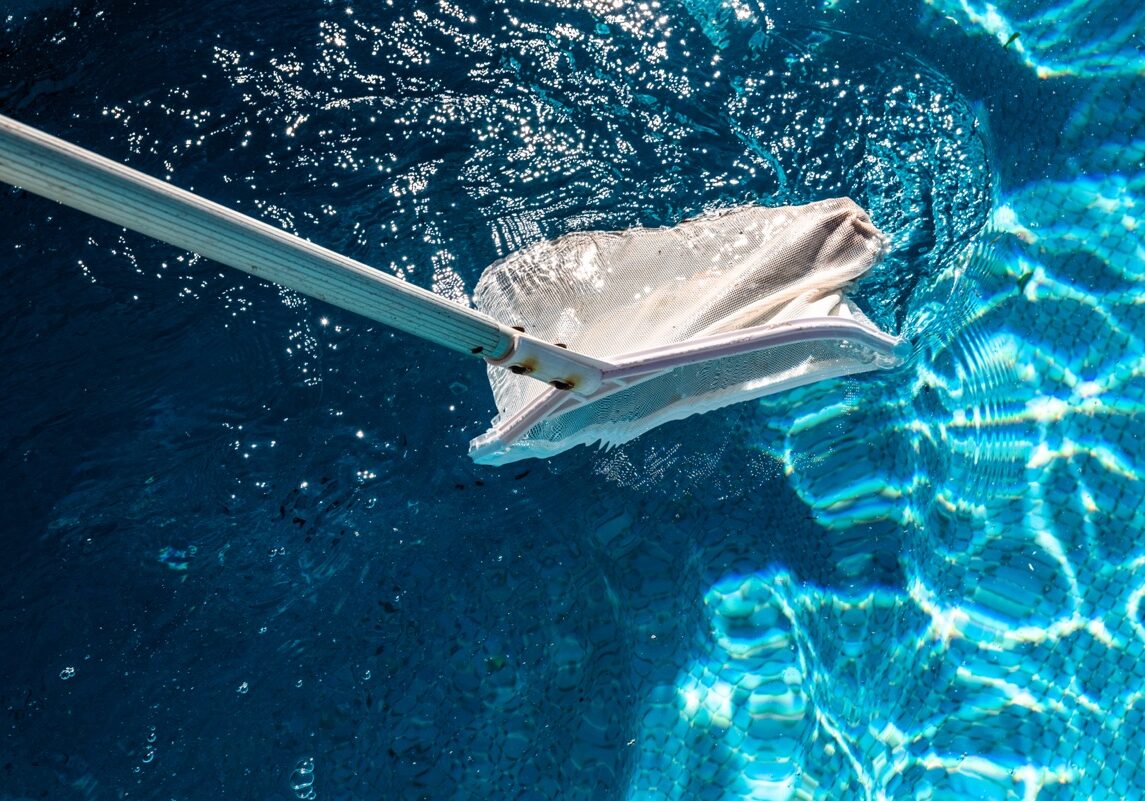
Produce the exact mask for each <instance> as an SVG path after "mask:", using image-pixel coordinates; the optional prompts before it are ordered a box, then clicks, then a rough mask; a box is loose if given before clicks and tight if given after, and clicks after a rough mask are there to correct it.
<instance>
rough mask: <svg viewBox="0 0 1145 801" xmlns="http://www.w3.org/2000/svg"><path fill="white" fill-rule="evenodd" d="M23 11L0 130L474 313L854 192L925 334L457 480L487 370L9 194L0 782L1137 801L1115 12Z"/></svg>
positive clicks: (1141, 626)
mask: <svg viewBox="0 0 1145 801" xmlns="http://www.w3.org/2000/svg"><path fill="white" fill-rule="evenodd" d="M149 5H160V6H162V8H160V9H155V8H150V7H147V6H149ZM140 6H144V7H140ZM5 13H7V14H8V16H7V17H6V19H5V18H2V17H0V21H2V22H3V30H4V38H3V43H2V44H0V112H2V113H5V114H8V115H11V116H14V117H16V118H18V119H20V120H22V121H24V122H27V123H30V124H34V125H38V126H41V127H43V128H44V129H46V130H48V131H49V132H51V133H54V134H57V135H61V136H65V137H67V138H70V139H72V140H74V141H76V142H78V143H80V144H83V145H85V146H88V147H91V148H93V149H96V150H98V151H99V152H101V153H103V154H105V155H108V156H110V157H112V158H115V159H118V160H122V161H125V162H127V163H129V164H131V165H132V166H134V167H137V168H139V169H142V170H144V171H146V172H149V173H151V174H154V175H157V176H161V177H164V178H168V179H170V180H171V181H172V182H173V183H176V184H178V185H180V186H183V187H186V188H189V189H193V190H194V191H196V192H200V193H202V194H204V195H206V196H207V197H210V198H212V199H214V200H218V201H221V202H224V203H227V204H229V205H233V206H235V207H236V208H239V209H241V210H243V211H245V212H247V213H249V214H253V215H255V216H257V217H260V218H262V219H264V220H267V221H270V222H272V223H274V224H277V225H280V226H282V227H284V228H286V229H287V230H290V231H292V232H294V233H297V234H300V235H302V236H304V237H307V238H309V239H311V240H313V241H315V242H318V243H320V244H323V245H325V246H328V247H331V248H334V249H336V250H339V251H341V252H344V253H346V254H347V255H350V256H353V257H355V258H358V259H361V260H363V261H366V262H368V263H370V264H373V265H375V266H377V267H378V268H380V269H383V270H386V271H388V272H390V273H391V274H394V275H398V276H401V277H403V278H405V279H407V280H409V281H411V282H414V283H417V284H419V285H421V286H424V287H427V288H432V289H433V290H434V291H437V292H439V293H441V294H443V295H446V296H448V297H451V298H454V299H458V300H464V299H465V298H466V297H467V294H468V293H469V292H471V291H472V289H473V286H474V284H475V283H476V280H477V277H478V276H479V275H480V273H481V271H482V269H483V268H484V267H485V266H486V265H488V264H489V263H491V262H493V261H494V260H496V259H497V258H499V257H501V256H503V255H505V254H507V253H509V252H511V251H513V250H515V249H518V248H520V247H522V246H525V245H528V244H530V243H533V242H536V241H538V240H540V239H544V238H550V237H554V236H557V235H560V234H563V233H567V232H569V231H576V230H588V229H617V228H624V227H628V226H632V225H637V224H640V225H667V224H672V223H675V222H678V221H679V220H681V219H684V218H686V217H689V216H693V215H695V214H697V213H700V212H702V211H705V210H711V209H718V208H723V207H727V206H731V205H735V204H740V203H745V202H758V203H764V204H769V205H776V204H782V203H799V202H806V201H811V200H816V199H821V198H824V197H830V196H835V195H848V196H850V197H853V198H854V199H855V200H857V201H858V202H859V203H860V204H862V205H863V206H864V207H866V208H868V209H869V210H870V213H871V216H872V218H873V219H874V221H875V222H876V224H878V225H879V227H880V228H882V229H883V230H884V231H885V232H887V234H888V235H889V237H890V241H891V249H890V252H889V253H888V255H887V257H886V259H885V260H884V261H883V262H882V263H881V264H880V265H879V266H878V267H877V268H876V270H875V271H874V272H873V273H872V275H871V276H869V277H868V278H867V279H865V280H864V282H863V284H861V285H860V286H859V287H858V288H857V290H856V292H855V297H856V299H857V300H858V302H859V303H860V304H861V305H863V307H864V308H865V309H867V310H868V312H869V313H870V314H871V316H872V317H873V318H874V319H875V320H877V321H878V322H879V323H880V324H881V325H882V326H884V327H885V328H887V329H889V330H892V331H894V332H895V333H898V334H900V335H902V336H903V337H904V338H906V339H907V340H908V341H910V342H911V343H912V345H913V348H914V353H913V356H912V357H911V359H910V360H909V361H908V363H907V364H905V365H904V366H903V367H902V368H899V369H897V370H895V371H893V372H889V373H880V374H875V375H869V376H864V377H862V378H859V379H849V380H841V381H833V382H828V383H824V384H820V385H816V386H812V387H809V388H806V389H804V390H800V391H798V392H796V393H788V394H785V395H780V396H775V397H772V398H768V399H765V400H764V401H761V402H758V403H753V404H745V405H742V406H739V407H735V408H731V409H728V410H725V411H723V412H718V413H713V414H709V415H706V416H704V417H699V418H693V419H689V420H686V421H682V422H679V423H675V424H671V425H668V426H665V427H663V428H661V429H659V430H657V431H654V432H652V433H650V434H648V435H646V436H645V437H642V438H640V439H639V440H637V441H635V442H632V443H630V444H629V445H627V446H624V447H622V448H618V449H614V450H611V451H608V452H595V451H592V450H589V449H584V448H581V449H578V450H576V451H572V452H570V453H567V454H565V455H562V456H560V457H558V458H555V459H552V460H550V461H547V462H527V463H521V464H520V465H515V466H510V467H508V468H499V469H493V468H481V467H477V466H474V465H473V464H471V463H470V461H469V460H468V458H467V457H466V443H467V441H468V440H469V439H470V438H471V437H473V436H475V435H476V434H479V433H481V431H483V430H484V428H485V425H486V424H487V422H488V420H489V418H490V417H491V416H492V414H493V412H494V410H493V406H492V399H491V396H490V394H489V391H488V388H487V385H486V383H485V379H484V376H483V371H482V370H481V368H480V366H479V365H475V364H474V363H471V362H470V361H469V360H467V359H463V358H462V357H459V356H454V355H452V354H450V353H448V352H445V351H441V350H437V349H434V348H433V347H432V346H429V345H425V344H422V343H420V342H419V341H417V340H415V339H412V338H410V337H406V336H403V335H398V334H394V333H391V332H389V331H387V330H385V329H383V328H382V327H380V326H376V325H373V324H370V323H367V322H365V321H363V320H361V319H359V318H356V317H353V316H351V315H348V314H346V313H344V312H341V311H339V310H337V309H333V308H330V307H326V306H323V305H322V304H319V303H316V302H312V301H308V300H306V299H304V298H301V297H298V296H296V295H294V294H292V293H289V292H286V291H283V290H280V289H277V288H275V287H272V286H268V285H265V284H262V283H260V282H258V281H256V280H254V279H251V278H247V277H245V276H243V275H241V274H239V273H235V272H232V271H229V270H225V269H223V268H219V267H217V266H216V265H213V264H211V263H208V262H205V261H203V260H201V259H199V258H197V257H194V256H191V255H189V254H185V253H180V252H178V251H175V250H172V249H171V248H168V247H165V246H161V245H158V244H154V243H152V242H150V241H148V240H146V239H143V238H141V237H139V236H136V235H133V234H128V233H125V232H123V231H121V230H119V229H116V228H114V227H111V226H108V225H106V224H103V223H100V222H97V221H93V220H88V219H85V218H83V217H81V216H80V215H78V214H76V213H73V212H70V211H67V210H63V209H60V208H58V207H56V206H53V205H52V204H50V203H47V202H45V201H41V200H38V199H36V198H32V197H30V196H27V195H26V194H24V193H21V192H19V191H17V190H14V189H5V190H3V197H2V198H0V205H2V210H3V214H4V216H5V225H4V226H3V228H2V230H0V276H2V280H3V288H4V291H3V292H0V304H3V314H0V353H2V360H3V361H2V364H3V367H4V391H3V392H2V393H0V416H2V419H3V421H4V424H3V426H2V428H0V432H2V434H3V442H2V445H3V467H4V473H3V476H4V479H5V492H4V493H3V501H0V504H2V505H0V514H2V518H0V519H3V521H4V529H3V531H4V556H5V558H4V560H3V568H2V569H3V579H2V586H3V588H4V589H3V592H2V593H0V633H2V635H3V639H4V642H5V649H4V650H5V656H4V659H3V660H2V663H0V711H2V714H3V716H4V717H3V724H4V726H3V735H2V737H3V740H2V742H3V748H2V749H0V755H2V759H0V762H2V763H3V764H0V798H2V799H5V800H7V799H21V801H22V799H26V798H53V799H105V798H107V799H110V798H179V799H183V798H188V799H189V798H205V797H212V798H236V799H239V798H241V799H252V798H258V799H291V798H297V799H313V798H328V799H350V798H377V797H381V798H410V799H414V798H433V799H438V798H457V799H463V798H464V799H468V798H522V799H542V798H560V799H566V798H591V799H600V798H616V799H633V800H635V799H641V800H644V799H669V798H671V799H708V798H712V799H792V798H824V799H828V798H830V799H834V798H918V799H965V798H990V799H1010V798H1012V799H1034V798H1036V799H1043V800H1044V799H1051V798H1127V797H1140V796H1142V795H1143V789H1142V786H1143V783H1145V770H1142V763H1143V761H1145V759H1143V757H1142V754H1143V753H1145V735H1142V734H1141V728H1142V723H1143V722H1145V721H1143V714H1142V703H1143V702H1142V700H1141V698H1142V692H1143V678H1142V677H1145V660H1143V659H1142V654H1143V653H1145V610H1143V609H1142V608H1141V599H1142V596H1145V572H1143V568H1142V565H1143V564H1145V548H1143V547H1142V546H1143V544H1142V542H1141V532H1142V530H1143V529H1145V519H1143V518H1145V512H1143V511H1142V504H1141V501H1140V498H1141V494H1142V493H1141V472H1142V469H1143V468H1142V461H1143V458H1142V457H1143V454H1142V448H1143V447H1145V445H1143V444H1142V442H1143V441H1145V439H1143V437H1142V436H1141V435H1142V424H1141V422H1140V420H1141V414H1142V412H1143V411H1145V409H1143V401H1145V343H1143V339H1142V338H1143V337H1145V319H1143V316H1142V308H1145V305H1143V304H1142V302H1141V298H1142V293H1141V288H1140V283H1141V281H1142V280H1143V279H1145V251H1143V250H1142V245H1141V241H1142V239H1141V230H1143V228H1142V226H1145V219H1142V216H1143V215H1142V210H1141V209H1142V202H1143V200H1142V198H1143V196H1145V172H1143V171H1142V166H1141V165H1142V161H1143V159H1145V104H1142V103H1140V102H1136V100H1135V98H1140V97H1142V96H1145V55H1143V48H1145V41H1143V40H1142V38H1141V33H1140V31H1141V30H1142V29H1145V11H1142V10H1139V9H1136V8H1135V7H1133V4H1129V5H1125V4H1120V3H1112V2H1090V3H1068V4H1060V3H1059V5H1057V6H1053V5H1050V4H1049V3H1004V4H1000V5H992V4H985V3H983V4H976V3H973V2H968V1H964V0H959V2H946V0H930V2H921V1H920V0H903V2H895V3H864V2H861V1H860V0H840V2H829V3H826V4H823V3H820V4H807V5H803V4H800V3H798V2H785V3H782V4H776V5H774V6H772V5H767V6H766V7H763V6H760V5H758V4H748V3H742V2H739V0H729V1H728V2H723V3H721V2H704V1H703V0H696V1H695V2H686V3H682V4H681V3H674V2H672V3H668V2H656V1H650V2H647V3H624V2H620V0H617V1H616V2H607V3H604V2H601V3H597V2H587V3H571V2H557V3H539V2H527V1H524V0H511V1H510V2H503V3H489V4H480V3H461V2H446V1H445V0H440V1H439V2H422V3H416V4H413V3H393V4H390V3H384V2H376V3H366V4H361V5H359V4H346V3H340V4H333V3H329V2H319V1H317V0H316V1H315V2H310V3H302V2H294V3H286V4H284V3H281V2H280V3H266V2H251V3H238V4H235V3H221V2H214V1H213V0H206V1H201V2H196V3H166V4H139V5H136V4H133V3H130V2H117V1H115V0H108V1H107V2H88V3H79V4H76V5H75V7H74V8H73V7H71V5H70V4H64V3H54V2H28V1H27V0H22V2H20V3H17V4H16V5H14V6H12V7H11V10H10V11H8V12H5Z"/></svg>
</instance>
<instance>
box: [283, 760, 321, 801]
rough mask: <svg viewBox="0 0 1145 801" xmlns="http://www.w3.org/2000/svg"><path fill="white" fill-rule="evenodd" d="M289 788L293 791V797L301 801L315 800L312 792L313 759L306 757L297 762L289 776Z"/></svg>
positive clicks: (315, 796) (314, 794) (315, 795)
mask: <svg viewBox="0 0 1145 801" xmlns="http://www.w3.org/2000/svg"><path fill="white" fill-rule="evenodd" d="M290 788H291V789H292V790H294V797H295V798H298V799H301V801H311V799H314V798H317V797H318V796H317V794H316V793H315V792H314V758H313V757H306V758H305V759H301V760H299V762H298V764H297V765H295V766H294V771H293V772H292V773H291V774H290Z"/></svg>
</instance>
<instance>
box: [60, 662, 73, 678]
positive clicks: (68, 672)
mask: <svg viewBox="0 0 1145 801" xmlns="http://www.w3.org/2000/svg"><path fill="white" fill-rule="evenodd" d="M74 675H76V669H75V668H74V667H72V666H71V665H69V666H68V667H66V668H64V669H63V670H61V671H60V678H61V679H63V680H64V681H67V680H68V679H70V678H71V677H72V676H74Z"/></svg>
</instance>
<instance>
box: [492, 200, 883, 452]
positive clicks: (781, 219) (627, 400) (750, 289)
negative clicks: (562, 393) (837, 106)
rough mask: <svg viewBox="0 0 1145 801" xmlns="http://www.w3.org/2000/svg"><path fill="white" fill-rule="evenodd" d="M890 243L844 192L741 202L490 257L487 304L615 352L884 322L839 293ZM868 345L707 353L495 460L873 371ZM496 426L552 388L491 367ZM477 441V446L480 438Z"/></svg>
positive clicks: (576, 346)
mask: <svg viewBox="0 0 1145 801" xmlns="http://www.w3.org/2000/svg"><path fill="white" fill-rule="evenodd" d="M883 247H884V242H883V237H882V235H881V234H880V233H879V231H878V229H876V228H875V227H874V225H873V224H872V223H871V221H870V219H869V218H868V217H867V215H866V213H865V212H864V211H863V210H862V209H861V208H859V206H858V205H856V204H855V203H854V202H853V201H851V200H849V199H846V198H841V199H833V200H825V201H820V202H817V203H811V204H808V205H805V206H785V207H779V208H762V207H758V206H748V207H738V208H734V209H729V210H725V211H721V212H717V213H713V214H708V215H705V216H702V217H699V218H697V219H693V220H689V221H686V222H683V223H681V224H680V225H677V226H674V227H672V228H657V229H632V230H629V231H624V232H618V233H600V232H592V233H576V234H570V235H567V236H563V237H560V238H558V239H556V240H553V241H550V242H542V243H539V244H537V245H534V246H532V247H529V248H527V249H525V250H523V251H520V252H518V253H515V254H513V255H511V256H509V257H508V258H506V259H504V260H502V261H500V262H498V263H496V264H494V265H493V266H491V267H490V268H489V269H488V270H486V271H485V273H484V275H482V277H481V280H480V281H479V283H478V285H477V288H476V290H475V294H474V302H475V304H476V306H477V308H478V309H480V310H481V311H483V312H485V313H486V314H488V315H490V316H492V317H494V318H496V319H498V320H500V321H502V322H504V323H507V324H509V325H516V326H520V327H522V328H524V329H525V330H526V331H527V332H528V333H530V334H532V335H533V336H536V337H539V338H542V339H545V340H547V341H549V342H554V343H561V344H564V345H567V346H568V347H569V348H570V349H572V350H576V351H580V352H582V353H586V354H588V355H591V356H595V357H599V358H604V359H608V360H612V361H615V360H623V358H624V357H625V356H626V355H630V354H633V353H635V352H639V351H641V350H642V349H648V348H657V347H663V346H665V345H676V344H680V343H685V342H688V341H691V340H695V339H696V338H698V337H704V336H708V335H713V334H723V333H728V332H735V331H742V330H743V329H747V328H751V327H754V326H765V325H776V324H779V323H787V322H794V321H804V320H806V321H813V320H831V319H832V318H834V319H838V318H848V319H851V320H854V321H856V322H858V323H860V324H862V325H863V326H864V327H867V328H870V329H872V330H874V331H878V329H877V328H876V327H875V326H874V324H873V323H871V322H870V321H869V320H868V319H867V318H866V316H865V315H864V314H863V313H862V312H861V311H860V310H859V309H858V308H857V307H856V306H855V305H854V304H853V303H851V301H850V300H849V299H848V298H847V297H846V296H845V295H844V290H845V289H846V288H847V286H848V285H849V284H851V283H852V282H853V281H855V280H856V279H857V278H859V277H860V276H861V275H862V274H863V273H865V272H866V271H867V270H868V269H870V267H871V265H872V264H873V263H874V262H875V261H876V260H877V259H878V257H879V256H880V254H881V253H882V250H883ZM878 357H879V354H878V353H877V352H876V351H875V350H874V349H872V348H871V347H869V346H864V345H860V344H857V343H855V342H850V341H845V340H844V341H841V340H837V339H835V340H832V339H823V340H817V341H812V342H803V343H794V344H787V345H782V346H779V347H775V348H770V349H767V350H762V351H756V352H753V353H747V354H740V355H735V356H724V357H721V358H717V359H712V360H707V361H701V362H699V363H697V364H692V365H685V366H680V367H676V368H674V369H670V370H668V371H666V372H664V373H662V374H660V375H658V376H656V377H654V378H651V379H649V380H645V381H642V382H641V383H636V384H634V385H631V386H626V387H625V388H623V389H620V390H619V391H617V392H615V393H613V394H611V395H609V396H607V397H604V398H601V399H599V400H595V401H593V402H592V403H589V404H587V405H585V406H582V407H580V408H578V409H574V410H572V411H569V412H566V413H564V414H561V415H560V416H556V417H550V418H547V419H544V420H542V421H541V422H539V423H538V424H536V425H534V426H533V427H532V428H531V429H530V430H529V431H528V432H526V433H525V434H524V436H519V437H516V438H515V439H514V441H512V442H507V441H506V442H503V443H502V444H503V445H504V446H505V449H506V453H504V454H503V457H504V458H501V459H499V461H512V460H514V459H517V458H524V457H527V456H544V455H548V454H551V453H555V452H558V451H562V450H565V449H567V448H569V447H572V446H573V445H577V444H590V443H593V442H601V443H603V444H606V445H611V444H617V443H620V442H624V441H627V440H629V439H632V438H633V437H636V436H638V435H640V434H641V433H643V432H645V431H647V430H649V429H650V428H653V427H655V426H657V425H659V424H661V423H663V422H666V421H668V420H676V419H680V418H683V417H687V416H688V415H691V414H696V413H699V412H706V411H711V410H713V409H717V408H719V407H721V406H726V405H728V404H731V403H736V402H739V401H743V400H749V399H751V398H757V397H761V396H763V395H766V394H770V393H772V392H777V391H781V390H783V389H788V388H791V387H794V386H799V385H802V384H806V383H809V382H811V381H817V380H820V379H824V378H831V377H835V376H840V375H846V374H851V373H856V372H861V371H864V370H869V369H872V368H873V367H875V366H878ZM489 380H490V384H491V386H492V388H493V395H494V399H495V401H496V404H497V408H498V412H499V414H498V416H497V417H496V418H495V419H494V420H493V427H492V429H491V430H490V432H489V434H487V435H486V437H485V438H483V439H488V438H490V437H496V435H497V433H498V426H499V424H501V423H503V422H504V421H505V420H507V419H508V418H509V417H511V416H512V415H513V414H514V413H515V412H517V411H518V410H520V409H521V408H522V407H524V406H525V405H526V404H528V403H530V402H531V401H534V400H536V399H537V398H538V397H540V396H542V395H544V394H546V393H551V392H552V391H553V390H551V389H549V388H548V387H546V386H545V385H544V384H542V383H541V382H538V381H534V380H532V379H529V378H526V377H523V376H518V375H514V374H513V373H511V372H509V371H507V370H504V369H501V368H498V367H490V369H489ZM475 442H476V441H475Z"/></svg>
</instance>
